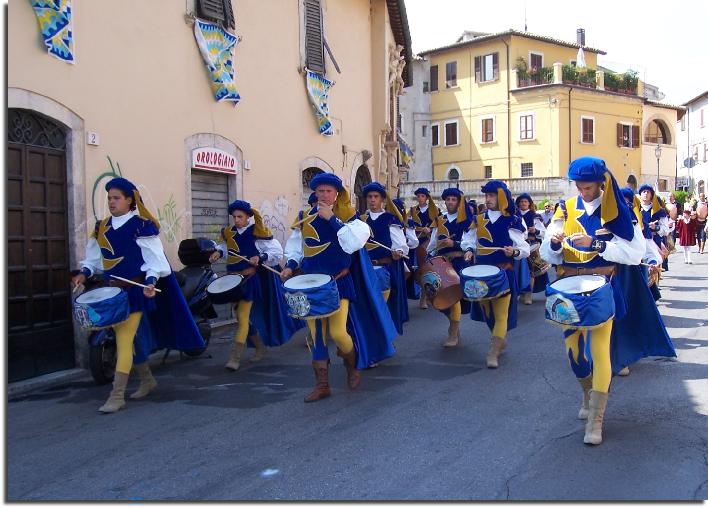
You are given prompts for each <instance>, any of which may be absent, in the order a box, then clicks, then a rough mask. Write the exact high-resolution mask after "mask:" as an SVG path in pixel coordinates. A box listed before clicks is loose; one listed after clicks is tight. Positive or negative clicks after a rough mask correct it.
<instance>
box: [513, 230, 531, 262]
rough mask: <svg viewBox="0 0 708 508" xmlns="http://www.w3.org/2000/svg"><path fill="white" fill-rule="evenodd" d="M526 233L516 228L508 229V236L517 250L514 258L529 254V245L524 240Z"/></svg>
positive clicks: (525, 256) (521, 257)
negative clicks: (517, 253)
mask: <svg viewBox="0 0 708 508" xmlns="http://www.w3.org/2000/svg"><path fill="white" fill-rule="evenodd" d="M525 236H526V233H522V232H521V231H519V230H518V229H509V237H510V238H511V241H512V242H514V248H515V249H518V250H519V255H518V256H516V257H515V258H514V259H524V258H527V257H529V254H531V246H530V245H529V243H528V242H527V241H526V238H525Z"/></svg>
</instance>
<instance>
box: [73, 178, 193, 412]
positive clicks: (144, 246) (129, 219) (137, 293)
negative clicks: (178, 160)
mask: <svg viewBox="0 0 708 508" xmlns="http://www.w3.org/2000/svg"><path fill="white" fill-rule="evenodd" d="M105 189H106V191H107V192H108V208H109V210H110V213H111V216H110V217H107V218H105V219H103V220H100V221H98V222H96V226H95V228H94V231H93V233H92V235H91V238H90V239H89V241H88V244H87V245H86V259H85V260H84V261H82V262H81V272H80V273H79V274H78V275H76V276H75V277H74V278H73V279H72V283H73V284H74V285H75V286H78V285H80V284H83V283H84V282H85V281H86V279H87V278H88V277H91V276H92V275H94V274H101V273H102V274H103V279H104V282H105V283H106V284H108V285H111V286H119V287H122V288H123V289H124V290H125V291H126V292H127V293H128V302H129V306H130V314H129V315H128V319H127V320H126V321H123V322H121V323H118V324H115V325H113V329H114V331H115V334H116V346H117V362H116V372H115V377H114V380H113V389H112V391H111V394H110V396H109V397H108V400H107V401H106V403H105V404H104V405H102V406H101V407H100V408H99V411H100V412H102V413H114V412H116V411H118V410H119V409H122V408H123V407H125V389H126V386H127V384H128V377H129V375H130V371H131V369H132V368H134V369H135V370H136V371H137V372H138V375H139V377H140V386H139V388H138V390H137V391H136V392H134V393H133V394H131V396H130V398H131V399H140V398H143V397H145V396H147V395H148V394H149V393H150V392H151V391H153V390H154V389H155V388H156V387H157V382H156V381H155V378H154V377H153V376H152V373H151V372H150V366H149V364H148V362H147V360H148V356H149V354H150V353H151V351H152V350H153V349H154V348H156V347H170V348H172V349H182V350H188V349H197V348H201V347H204V346H205V344H204V340H203V339H202V337H201V335H199V330H198V328H197V325H196V324H195V323H194V319H193V318H192V315H191V313H190V312H189V307H188V306H187V302H186V301H185V300H184V296H183V295H182V292H181V291H180V289H179V285H178V284H177V281H176V280H175V276H174V274H173V273H172V269H171V268H170V264H169V262H168V261H167V258H166V257H165V252H164V249H163V247H162V242H161V241H160V237H159V234H160V223H159V222H158V221H157V219H155V218H154V217H153V216H152V214H150V212H149V211H148V210H147V209H146V208H145V205H144V204H143V201H142V198H141V197H140V193H139V192H138V189H137V188H136V187H135V185H134V184H133V183H132V182H130V181H128V180H126V179H125V178H114V179H112V180H111V181H109V182H108V183H107V184H106V186H105ZM111 275H115V276H118V277H122V278H124V279H129V280H132V281H134V282H137V283H140V284H143V285H145V286H146V287H145V288H142V287H140V286H136V285H133V284H129V283H127V282H122V281H119V280H117V279H114V278H112V277H111ZM158 281H159V284H158ZM156 285H159V289H160V290H161V293H160V294H159V295H157V293H156V291H155V287H156ZM156 296H157V297H156ZM145 318H148V319H147V320H146V319H145ZM139 329H140V332H139V333H138V330H139ZM156 334H157V336H155V335H156Z"/></svg>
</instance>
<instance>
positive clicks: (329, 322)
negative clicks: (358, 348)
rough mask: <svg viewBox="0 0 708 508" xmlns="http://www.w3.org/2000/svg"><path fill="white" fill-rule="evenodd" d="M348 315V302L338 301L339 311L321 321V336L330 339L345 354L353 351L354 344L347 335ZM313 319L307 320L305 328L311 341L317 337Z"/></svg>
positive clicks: (345, 300) (344, 300)
mask: <svg viewBox="0 0 708 508" xmlns="http://www.w3.org/2000/svg"><path fill="white" fill-rule="evenodd" d="M348 315H349V300H347V299H342V300H340V301H339V310H338V311H337V312H335V313H334V314H332V315H331V316H329V317H327V318H324V319H322V336H323V337H328V336H329V337H332V340H333V341H334V343H335V344H336V345H337V347H338V348H339V350H340V351H341V352H342V353H344V354H346V353H348V352H349V351H351V350H352V349H354V342H353V341H352V338H351V336H350V335H349V334H348V333H347V316H348ZM315 322H316V320H315V319H308V320H307V328H308V330H309V332H310V337H312V339H313V340H315V338H316V337H317V335H316V330H315Z"/></svg>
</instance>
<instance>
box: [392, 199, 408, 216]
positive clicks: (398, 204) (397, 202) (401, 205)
mask: <svg viewBox="0 0 708 508" xmlns="http://www.w3.org/2000/svg"><path fill="white" fill-rule="evenodd" d="M391 201H393V204H394V205H396V208H398V211H399V212H401V215H403V216H404V217H405V216H406V205H405V204H404V203H403V200H402V199H399V198H396V199H392V200H391Z"/></svg>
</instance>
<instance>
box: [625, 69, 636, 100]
mask: <svg viewBox="0 0 708 508" xmlns="http://www.w3.org/2000/svg"><path fill="white" fill-rule="evenodd" d="M637 84H639V78H638V77H637V71H633V70H632V69H629V70H628V71H627V72H625V73H624V74H623V75H622V88H623V89H624V93H627V94H630V95H635V94H636V93H637Z"/></svg>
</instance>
